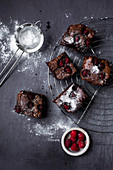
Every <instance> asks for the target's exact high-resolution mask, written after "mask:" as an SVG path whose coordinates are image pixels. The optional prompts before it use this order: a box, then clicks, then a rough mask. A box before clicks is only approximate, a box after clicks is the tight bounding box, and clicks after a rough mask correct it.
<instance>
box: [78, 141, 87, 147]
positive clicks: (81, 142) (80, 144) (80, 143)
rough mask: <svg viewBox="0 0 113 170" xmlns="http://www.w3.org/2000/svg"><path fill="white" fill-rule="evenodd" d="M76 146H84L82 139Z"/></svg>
mask: <svg viewBox="0 0 113 170" xmlns="http://www.w3.org/2000/svg"><path fill="white" fill-rule="evenodd" d="M78 146H79V148H84V146H85V143H84V142H83V141H80V140H79V141H78Z"/></svg>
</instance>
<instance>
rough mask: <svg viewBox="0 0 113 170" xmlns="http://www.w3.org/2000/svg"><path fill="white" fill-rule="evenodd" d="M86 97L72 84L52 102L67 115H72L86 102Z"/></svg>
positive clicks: (82, 91)
mask: <svg viewBox="0 0 113 170" xmlns="http://www.w3.org/2000/svg"><path fill="white" fill-rule="evenodd" d="M87 99H88V95H87V94H86V93H85V92H84V90H83V88H82V87H80V86H79V85H77V84H75V83H72V84H71V85H70V86H69V87H67V88H66V89H65V90H64V91H63V92H62V93H61V94H59V95H58V97H57V98H56V99H55V100H54V101H53V102H54V103H56V104H57V105H58V107H62V108H63V109H65V111H67V112H69V113H74V112H76V111H77V110H78V109H80V108H81V107H82V105H83V104H84V102H85V101H87Z"/></svg>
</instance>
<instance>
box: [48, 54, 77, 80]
mask: <svg viewBox="0 0 113 170" xmlns="http://www.w3.org/2000/svg"><path fill="white" fill-rule="evenodd" d="M46 64H47V65H48V67H49V69H50V71H51V72H52V73H53V74H54V77H55V78H57V79H59V80H63V79H66V78H68V77H70V76H72V75H73V74H75V73H76V72H77V69H76V68H75V66H74V65H73V63H72V61H71V59H70V58H69V57H68V55H67V53H66V52H63V53H62V54H61V55H59V56H58V57H57V58H55V59H53V60H52V61H50V62H46Z"/></svg>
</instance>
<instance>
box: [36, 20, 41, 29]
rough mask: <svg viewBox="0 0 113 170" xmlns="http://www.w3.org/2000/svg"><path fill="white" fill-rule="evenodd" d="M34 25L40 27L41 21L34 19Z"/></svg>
mask: <svg viewBox="0 0 113 170" xmlns="http://www.w3.org/2000/svg"><path fill="white" fill-rule="evenodd" d="M35 25H37V26H38V27H39V28H41V27H42V22H41V21H40V20H38V21H36V22H35Z"/></svg>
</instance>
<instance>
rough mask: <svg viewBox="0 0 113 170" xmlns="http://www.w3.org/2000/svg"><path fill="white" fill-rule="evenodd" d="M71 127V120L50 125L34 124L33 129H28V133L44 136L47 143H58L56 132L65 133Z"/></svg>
mask: <svg viewBox="0 0 113 170" xmlns="http://www.w3.org/2000/svg"><path fill="white" fill-rule="evenodd" d="M72 125H73V122H72V121H71V119H68V120H66V121H65V120H62V119H61V120H60V119H58V120H56V121H55V122H52V123H51V124H49V125H48V124H47V125H45V124H40V123H36V124H35V125H33V127H30V129H29V130H30V131H29V132H30V133H32V134H35V135H36V136H45V137H46V138H44V139H46V140H47V141H56V142H59V141H60V139H59V135H58V132H59V131H60V132H62V133H63V132H65V131H66V130H68V129H70V128H71V127H72Z"/></svg>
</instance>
